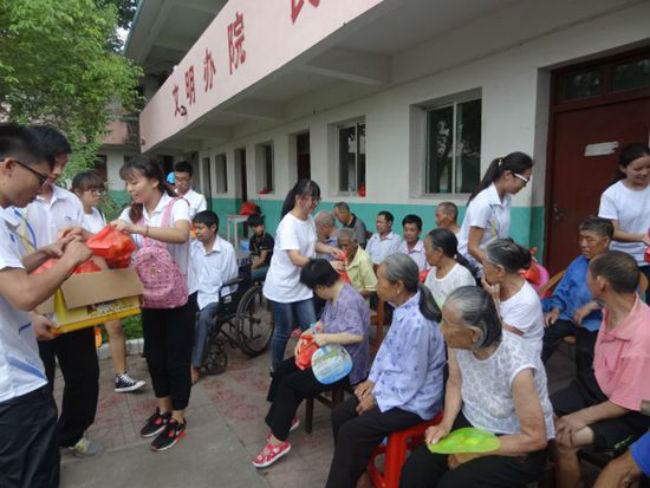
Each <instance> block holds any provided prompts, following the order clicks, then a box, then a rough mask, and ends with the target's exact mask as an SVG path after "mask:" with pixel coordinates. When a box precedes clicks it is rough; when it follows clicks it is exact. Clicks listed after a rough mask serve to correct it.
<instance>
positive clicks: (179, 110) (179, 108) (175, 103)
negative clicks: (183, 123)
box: [172, 85, 183, 117]
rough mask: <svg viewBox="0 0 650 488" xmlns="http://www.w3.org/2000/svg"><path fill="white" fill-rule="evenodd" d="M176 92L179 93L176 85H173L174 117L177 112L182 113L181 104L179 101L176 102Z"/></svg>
mask: <svg viewBox="0 0 650 488" xmlns="http://www.w3.org/2000/svg"><path fill="white" fill-rule="evenodd" d="M178 94H179V90H178V85H174V89H173V90H172V95H173V97H174V117H176V116H177V115H178V114H181V115H183V114H182V110H181V105H180V103H178Z"/></svg>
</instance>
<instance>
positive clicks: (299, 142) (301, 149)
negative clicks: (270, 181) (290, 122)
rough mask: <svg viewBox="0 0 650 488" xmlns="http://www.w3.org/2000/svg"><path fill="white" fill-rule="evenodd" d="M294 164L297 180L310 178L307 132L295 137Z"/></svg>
mask: <svg viewBox="0 0 650 488" xmlns="http://www.w3.org/2000/svg"><path fill="white" fill-rule="evenodd" d="M296 159H297V161H296V164H297V166H298V168H297V169H298V171H297V174H298V180H303V179H307V180H308V179H311V158H310V152H309V133H308V132H307V133H304V134H298V136H297V137H296Z"/></svg>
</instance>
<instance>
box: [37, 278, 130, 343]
mask: <svg viewBox="0 0 650 488" xmlns="http://www.w3.org/2000/svg"><path fill="white" fill-rule="evenodd" d="M141 294H142V283H141V282H140V279H139V278H138V274H137V273H136V272H135V270H134V269H109V270H105V271H97V272H94V273H82V274H75V275H72V276H70V277H69V278H68V279H67V280H65V281H64V282H63V284H62V285H61V287H60V288H59V289H58V290H57V291H56V293H55V294H54V296H53V297H50V298H49V299H48V300H46V301H45V302H43V303H42V304H41V305H39V306H38V307H37V311H38V312H39V313H42V314H48V313H54V314H55V318H54V320H55V321H56V322H57V323H58V324H59V325H60V327H61V328H60V330H61V332H70V331H73V330H78V329H82V328H84V327H90V326H93V325H97V324H101V323H104V322H107V321H109V320H115V319H120V318H123V317H128V316H130V315H136V314H139V313H140V295H141Z"/></svg>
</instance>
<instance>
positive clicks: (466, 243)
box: [458, 152, 533, 272]
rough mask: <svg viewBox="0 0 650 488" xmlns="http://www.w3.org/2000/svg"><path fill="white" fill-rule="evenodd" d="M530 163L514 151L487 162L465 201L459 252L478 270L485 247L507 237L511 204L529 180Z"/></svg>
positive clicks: (531, 162)
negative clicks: (477, 183) (483, 173)
mask: <svg viewBox="0 0 650 488" xmlns="http://www.w3.org/2000/svg"><path fill="white" fill-rule="evenodd" d="M532 172H533V160H532V159H531V158H530V156H528V155H527V154H524V153H522V152H513V153H510V154H508V155H507V156H505V157H502V158H497V159H495V160H494V161H492V162H491V163H490V166H489V167H488V169H487V171H486V172H485V175H484V176H483V179H482V180H481V183H480V184H479V186H478V188H477V189H476V190H475V191H474V193H472V195H471V196H470V197H469V201H468V202H467V203H468V205H467V210H466V211H465V218H464V219H463V225H462V226H461V228H460V236H459V238H458V250H459V251H460V253H461V254H462V255H463V256H465V257H466V258H467V260H468V261H469V262H470V263H472V265H474V266H477V267H478V268H479V272H480V270H482V268H483V261H484V259H485V248H486V246H487V245H488V244H489V243H490V242H493V241H496V240H497V239H502V238H504V237H508V231H509V230H510V201H511V198H512V195H515V194H516V193H518V192H519V191H520V190H521V189H522V188H524V187H525V186H526V185H527V184H528V182H529V181H530V177H531V175H532Z"/></svg>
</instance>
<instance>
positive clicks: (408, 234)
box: [399, 214, 429, 271]
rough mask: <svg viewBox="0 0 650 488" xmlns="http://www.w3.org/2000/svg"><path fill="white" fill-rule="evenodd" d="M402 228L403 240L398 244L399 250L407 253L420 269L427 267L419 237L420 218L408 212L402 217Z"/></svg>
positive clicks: (425, 256) (420, 229)
mask: <svg viewBox="0 0 650 488" xmlns="http://www.w3.org/2000/svg"><path fill="white" fill-rule="evenodd" d="M402 229H403V232H404V240H403V241H402V243H401V244H400V247H399V252H401V253H403V254H408V255H409V257H410V258H411V259H412V260H413V261H415V264H417V265H418V269H419V270H420V271H424V270H425V269H429V264H428V263H427V255H426V250H425V248H424V242H423V241H422V240H421V239H420V233H421V232H422V219H421V218H420V217H418V216H417V215H413V214H409V215H407V216H406V217H404V218H403V219H402Z"/></svg>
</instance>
